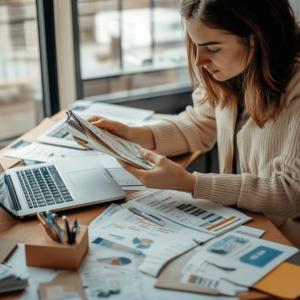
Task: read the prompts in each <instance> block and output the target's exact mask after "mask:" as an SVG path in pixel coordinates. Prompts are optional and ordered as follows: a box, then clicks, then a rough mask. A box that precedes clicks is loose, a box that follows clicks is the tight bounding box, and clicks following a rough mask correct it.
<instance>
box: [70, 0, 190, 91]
mask: <svg viewBox="0 0 300 300" xmlns="http://www.w3.org/2000/svg"><path fill="white" fill-rule="evenodd" d="M178 3H179V1H176V0H98V1H87V0H77V7H76V10H77V18H78V35H79V45H78V47H79V53H80V55H79V58H80V61H79V62H78V63H79V64H80V79H81V80H82V82H83V95H82V96H83V97H88V96H94V95H102V94H109V93H115V92H122V91H130V90H135V89H140V88H147V87H155V86H163V85H170V84H178V83H179V84H181V85H185V86H190V83H189V77H188V74H187V61H186V55H185V49H184V44H183V38H182V31H181V18H180V15H179V12H178ZM73 5H74V4H73ZM75 47H76V46H75Z"/></svg>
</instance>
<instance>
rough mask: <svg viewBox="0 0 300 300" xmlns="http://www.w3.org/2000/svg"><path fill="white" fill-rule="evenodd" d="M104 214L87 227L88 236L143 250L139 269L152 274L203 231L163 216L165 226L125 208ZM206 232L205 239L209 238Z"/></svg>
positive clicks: (92, 238)
mask: <svg viewBox="0 0 300 300" xmlns="http://www.w3.org/2000/svg"><path fill="white" fill-rule="evenodd" d="M104 214H105V217H104V218H102V219H101V220H99V219H98V221H97V222H96V223H93V224H92V226H91V227H89V235H90V240H91V241H96V240H97V239H98V240H99V241H102V239H105V240H107V241H110V242H113V243H118V244H120V245H122V246H126V247H128V248H131V249H135V250H137V251H140V252H142V253H143V254H144V255H145V256H146V257H145V259H144V262H143V264H142V265H141V266H139V270H140V271H143V272H145V273H147V274H149V275H151V276H154V277H156V276H157V275H158V273H159V271H160V269H161V268H162V267H163V265H164V264H165V263H166V262H167V261H169V260H170V259H172V258H174V257H176V256H178V255H180V254H182V253H184V252H186V251H188V250H189V249H191V248H193V247H195V246H197V243H196V242H194V241H193V238H195V236H196V237H197V236H199V235H200V236H201V235H202V233H201V232H197V231H196V230H193V229H191V228H187V227H185V226H182V225H179V224H176V223H175V222H172V221H169V220H164V222H165V226H164V227H161V226H159V225H157V224H154V223H152V222H150V221H147V220H145V219H143V218H141V217H138V216H137V215H134V214H133V213H132V212H130V211H129V210H128V209H125V208H122V209H121V210H120V208H118V211H117V212H115V213H113V209H112V210H110V211H109V212H108V213H107V212H104ZM204 235H205V234H204ZM205 236H206V239H207V240H208V239H210V238H212V236H211V235H205ZM203 238H204V237H203Z"/></svg>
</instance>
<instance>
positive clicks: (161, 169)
mask: <svg viewBox="0 0 300 300" xmlns="http://www.w3.org/2000/svg"><path fill="white" fill-rule="evenodd" d="M140 154H141V155H142V156H143V157H144V158H145V159H147V160H149V161H150V162H152V163H153V164H155V166H154V167H153V169H151V170H142V169H138V168H136V167H134V166H132V165H130V164H128V163H126V162H124V161H122V160H118V161H119V163H120V164H121V165H122V167H123V168H124V169H125V170H126V171H128V172H130V173H131V174H132V175H133V176H135V177H136V178H137V179H139V180H140V181H141V182H142V183H143V184H144V186H145V187H147V188H153V189H167V190H177V191H182V192H188V193H193V192H194V186H195V183H196V176H195V175H193V174H190V173H189V172H187V171H186V170H185V169H184V168H183V167H182V166H180V165H178V164H176V163H175V162H173V161H171V160H169V159H167V158H166V157H164V156H161V155H158V154H155V153H154V152H152V151H150V150H146V149H141V150H140Z"/></svg>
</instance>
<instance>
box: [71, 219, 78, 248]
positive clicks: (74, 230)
mask: <svg viewBox="0 0 300 300" xmlns="http://www.w3.org/2000/svg"><path fill="white" fill-rule="evenodd" d="M78 229H79V222H78V220H77V219H76V220H75V221H74V224H73V227H72V229H71V233H70V242H69V244H73V243H74V242H75V239H76V236H77V234H78Z"/></svg>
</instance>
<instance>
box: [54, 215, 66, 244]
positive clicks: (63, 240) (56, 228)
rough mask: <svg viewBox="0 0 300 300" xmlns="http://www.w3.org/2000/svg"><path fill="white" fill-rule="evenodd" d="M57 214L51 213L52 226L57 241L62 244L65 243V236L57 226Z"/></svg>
mask: <svg viewBox="0 0 300 300" xmlns="http://www.w3.org/2000/svg"><path fill="white" fill-rule="evenodd" d="M56 219H57V214H55V213H53V214H52V224H53V228H54V230H55V232H56V234H57V236H58V239H59V241H60V242H62V243H64V244H65V243H66V239H65V236H64V231H63V230H61V229H60V227H59V226H58V224H57V221H56Z"/></svg>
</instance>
